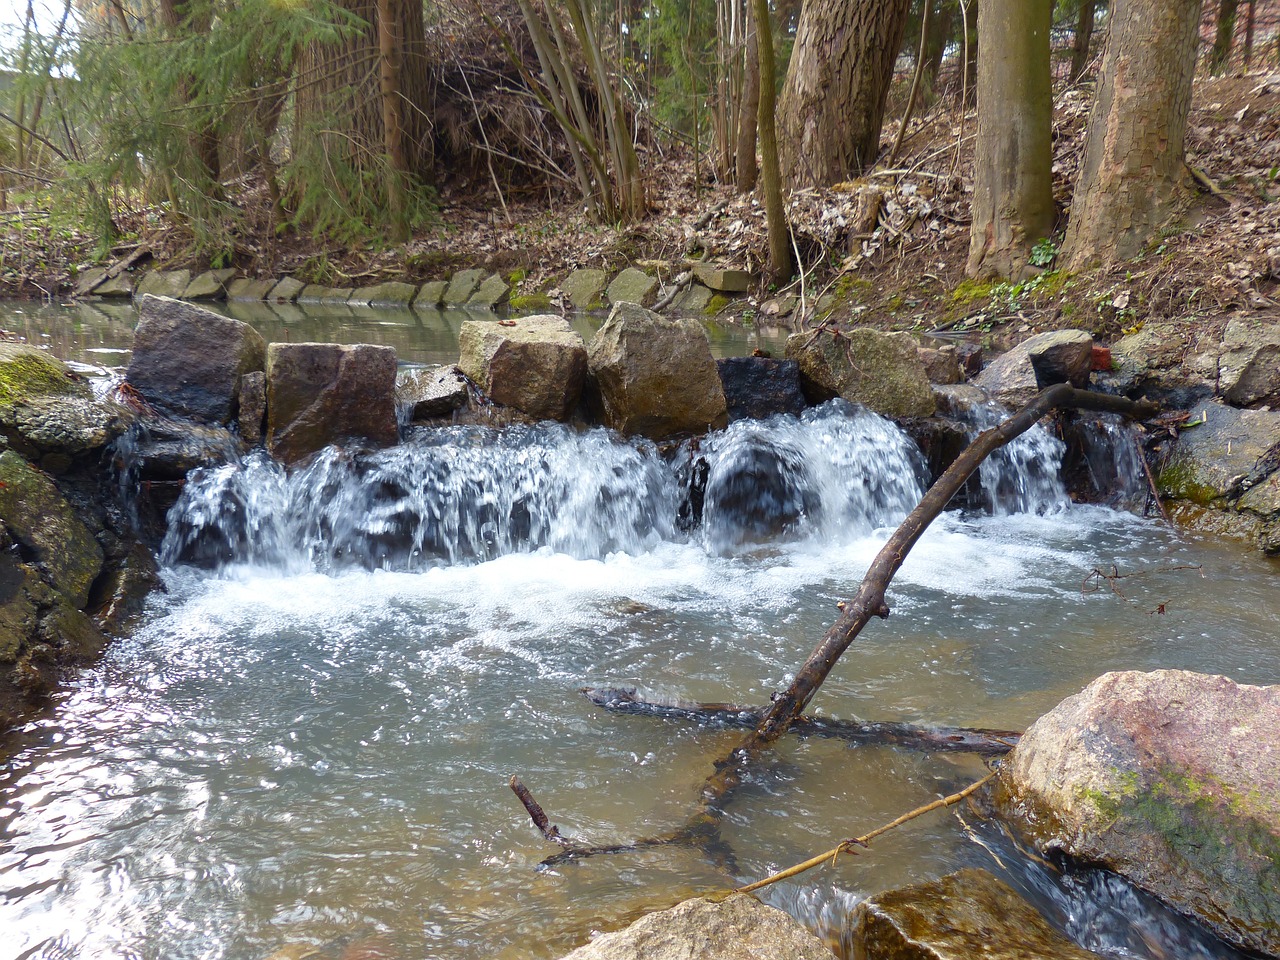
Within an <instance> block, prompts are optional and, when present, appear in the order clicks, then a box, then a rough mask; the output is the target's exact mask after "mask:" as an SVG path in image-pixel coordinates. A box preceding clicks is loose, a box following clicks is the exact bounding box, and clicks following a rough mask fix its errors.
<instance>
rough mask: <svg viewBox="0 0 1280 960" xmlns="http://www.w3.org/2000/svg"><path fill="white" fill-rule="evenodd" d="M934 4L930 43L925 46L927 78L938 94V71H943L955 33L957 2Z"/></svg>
mask: <svg viewBox="0 0 1280 960" xmlns="http://www.w3.org/2000/svg"><path fill="white" fill-rule="evenodd" d="M931 2H932V3H933V5H934V6H933V18H932V24H931V25H930V27H929V41H928V43H927V44H926V46H925V53H924V64H925V76H926V77H928V78H929V89H930V90H931V91H933V92H935V93H936V92H937V89H938V71H940V70H941V69H942V58H943V57H944V56H945V55H946V52H947V46H948V44H950V43H951V40H952V36H953V34H954V33H955V25H956V15H957V12H958V9H957V2H956V0H931Z"/></svg>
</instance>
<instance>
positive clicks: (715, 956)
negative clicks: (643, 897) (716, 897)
mask: <svg viewBox="0 0 1280 960" xmlns="http://www.w3.org/2000/svg"><path fill="white" fill-rule="evenodd" d="M763 957H767V958H769V960H832V953H831V950H830V949H829V948H828V947H827V945H826V944H825V943H823V942H822V941H821V940H819V939H818V938H817V937H815V936H814V935H813V934H812V933H810V932H809V931H808V930H806V929H805V928H804V927H802V926H801V925H800V924H799V923H797V922H796V921H795V920H793V919H792V918H791V917H789V916H788V915H787V914H785V913H783V912H782V911H781V910H778V909H775V908H774V907H767V906H765V905H764V904H763V903H761V902H760V901H759V900H757V899H756V898H755V897H750V896H747V895H746V894H741V893H739V894H734V895H733V896H731V897H728V898H726V899H724V900H721V901H719V902H715V901H712V900H709V899H705V898H699V899H696V900H686V901H685V902H684V903H681V904H677V905H676V906H674V907H672V908H671V909H670V910H661V911H659V912H657V913H651V914H648V915H647V916H644V917H641V918H640V919H639V920H637V921H636V922H635V923H633V924H632V925H631V926H629V927H627V928H626V929H625V930H619V931H618V932H616V933H606V934H605V935H604V936H601V937H597V938H596V939H595V940H593V941H592V942H591V943H588V944H587V945H586V946H583V947H579V948H578V949H577V950H574V951H573V952H572V953H570V954H568V955H567V956H566V957H565V958H564V960H760V958H763Z"/></svg>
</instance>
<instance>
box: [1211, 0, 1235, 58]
mask: <svg viewBox="0 0 1280 960" xmlns="http://www.w3.org/2000/svg"><path fill="white" fill-rule="evenodd" d="M1239 9H1240V0H1219V3H1218V25H1217V29H1216V30H1215V31H1214V35H1213V51H1212V52H1211V53H1210V54H1209V69H1210V70H1212V71H1213V72H1214V73H1221V72H1222V71H1223V70H1224V69H1225V68H1226V66H1227V61H1229V60H1230V59H1231V48H1232V42H1233V41H1234V39H1235V35H1236V11H1238V10H1239Z"/></svg>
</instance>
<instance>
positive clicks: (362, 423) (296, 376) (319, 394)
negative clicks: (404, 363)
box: [267, 343, 399, 463]
mask: <svg viewBox="0 0 1280 960" xmlns="http://www.w3.org/2000/svg"><path fill="white" fill-rule="evenodd" d="M395 389H396V352H395V350H393V349H392V348H391V347H376V346H371V345H369V344H365V343H361V344H355V345H344V344H337V343H273V344H271V346H270V347H269V348H268V349H267V447H268V449H269V450H270V451H271V453H272V455H273V456H275V457H277V458H278V459H280V460H283V461H285V462H286V463H295V462H297V461H299V460H303V459H305V458H306V457H309V456H310V455H311V454H313V453H315V452H316V451H318V450H322V449H323V448H324V447H327V446H328V445H330V444H335V443H337V444H341V443H347V442H351V441H358V442H362V443H367V444H371V445H373V446H390V445H392V444H394V443H395V442H396V441H397V440H398V439H399V432H398V429H397V426H396V404H395Z"/></svg>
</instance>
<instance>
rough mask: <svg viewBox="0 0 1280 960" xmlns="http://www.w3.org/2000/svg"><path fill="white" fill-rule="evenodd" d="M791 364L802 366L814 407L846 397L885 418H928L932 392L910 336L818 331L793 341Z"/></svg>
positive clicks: (789, 349) (790, 341)
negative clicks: (793, 362) (792, 361)
mask: <svg viewBox="0 0 1280 960" xmlns="http://www.w3.org/2000/svg"><path fill="white" fill-rule="evenodd" d="M787 358H788V359H791V360H795V361H796V362H797V363H798V364H799V365H800V382H801V385H802V386H803V387H804V392H805V396H806V397H808V399H809V402H810V403H815V404H816V403H823V402H825V401H827V400H832V399H834V398H836V397H843V398H844V399H845V400H848V401H850V402H851V403H860V404H862V405H864V406H865V407H867V408H868V409H870V410H873V411H875V412H876V413H879V414H882V415H884V416H886V417H928V416H932V415H933V412H934V409H935V406H936V404H935V401H934V398H933V389H932V388H931V387H930V385H929V377H928V375H927V374H926V373H925V368H924V364H923V363H921V362H920V356H919V351H918V349H917V346H916V341H915V339H914V338H913V337H911V336H910V335H908V334H891V333H880V332H879V331H876V330H853V331H850V332H849V333H848V334H844V333H840V332H839V331H832V330H816V331H808V332H804V333H797V334H794V335H792V336H791V337H790V338H789V339H788V340H787Z"/></svg>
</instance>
